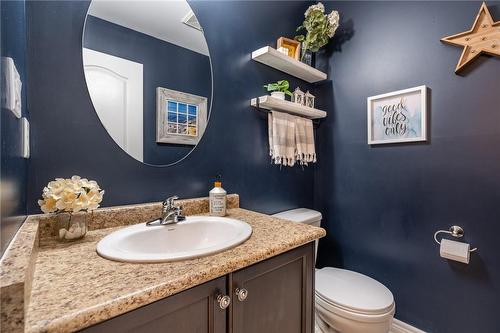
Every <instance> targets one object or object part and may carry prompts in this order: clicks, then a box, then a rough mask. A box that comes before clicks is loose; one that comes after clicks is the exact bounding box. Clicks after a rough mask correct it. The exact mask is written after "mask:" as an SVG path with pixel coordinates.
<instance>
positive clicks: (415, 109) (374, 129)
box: [367, 85, 427, 145]
mask: <svg viewBox="0 0 500 333" xmlns="http://www.w3.org/2000/svg"><path fill="white" fill-rule="evenodd" d="M367 119H368V122H367V125H368V144H370V145H378V144H389V143H404V142H419V141H427V87H426V86H425V85H423V86H418V87H413V88H408V89H403V90H398V91H393V92H390V93H387V94H381V95H376V96H371V97H368V98H367Z"/></svg>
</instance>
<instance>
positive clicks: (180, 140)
mask: <svg viewBox="0 0 500 333" xmlns="http://www.w3.org/2000/svg"><path fill="white" fill-rule="evenodd" d="M156 117H157V118H156V142H159V143H173V144H183V145H196V144H198V141H200V138H201V137H202V135H203V133H204V132H205V128H206V127H207V98H206V97H202V96H196V95H193V94H188V93H184V92H180V91H175V90H171V89H167V88H161V87H158V88H156Z"/></svg>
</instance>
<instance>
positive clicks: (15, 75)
mask: <svg viewBox="0 0 500 333" xmlns="http://www.w3.org/2000/svg"><path fill="white" fill-rule="evenodd" d="M0 67H1V68H2V74H1V75H2V78H1V79H2V108H5V109H8V110H10V111H12V113H14V115H15V116H16V117H17V118H21V91H22V87H23V84H22V82H21V77H20V75H19V72H18V71H17V68H16V65H15V64H14V60H13V59H12V58H10V57H2V63H1V66H0Z"/></svg>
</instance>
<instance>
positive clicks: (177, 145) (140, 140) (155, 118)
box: [82, 0, 213, 166]
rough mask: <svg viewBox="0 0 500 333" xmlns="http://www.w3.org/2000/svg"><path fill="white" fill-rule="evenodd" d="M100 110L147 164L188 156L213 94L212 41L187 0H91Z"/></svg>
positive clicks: (87, 34)
mask: <svg viewBox="0 0 500 333" xmlns="http://www.w3.org/2000/svg"><path fill="white" fill-rule="evenodd" d="M82 52H83V68H84V72H85V80H86V82H87V88H88V90H89V94H90V98H91V99H92V103H93V105H94V109H95V111H96V112H97V115H98V116H99V119H100V120H101V123H102V125H103V126H104V127H105V128H106V130H107V132H108V133H109V135H110V136H111V137H112V138H113V140H114V141H115V142H116V143H117V144H118V146H120V147H121V148H122V149H123V150H124V151H125V152H127V154H129V155H130V156H132V157H133V158H135V159H136V160H138V161H140V162H143V163H145V164H149V165H157V166H167V165H172V164H174V163H177V162H178V161H180V160H182V159H183V158H185V157H186V156H187V155H188V154H189V153H190V152H191V151H193V149H194V148H195V147H196V145H197V144H198V142H199V141H200V139H201V137H202V136H203V134H204V132H205V128H206V126H207V123H208V119H209V116H210V105H211V98H212V89H213V87H212V68H211V61H210V54H209V52H208V46H207V42H206V40H205V37H204V35H203V29H202V27H201V26H200V23H199V22H198V20H197V18H196V16H195V15H194V13H193V11H192V9H191V7H190V6H189V4H188V3H187V1H185V0H181V1H170V0H156V1H130V0H123V1H122V0H117V1H109V0H93V1H92V2H91V4H90V7H89V10H88V13H87V17H86V20H85V27H84V32H83V41H82Z"/></svg>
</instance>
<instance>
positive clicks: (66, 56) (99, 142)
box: [27, 1, 314, 213]
mask: <svg viewBox="0 0 500 333" xmlns="http://www.w3.org/2000/svg"><path fill="white" fill-rule="evenodd" d="M88 5H89V2H84V1H54V2H49V1H34V2H29V4H28V8H27V9H28V18H29V22H28V32H29V37H30V42H29V51H30V54H31V55H32V56H31V57H29V62H28V63H29V68H30V80H29V88H32V89H29V90H28V92H29V103H30V105H29V106H30V110H31V112H30V114H31V116H32V136H33V154H32V159H31V162H30V168H29V181H28V211H29V212H31V213H34V212H39V208H38V206H37V204H36V200H37V199H38V198H39V196H40V194H41V190H42V188H43V186H44V185H45V184H46V183H47V182H48V181H49V180H51V179H53V178H55V177H69V176H71V175H73V174H79V175H82V176H85V177H88V178H91V179H95V180H97V181H98V182H99V184H100V185H101V187H103V188H104V189H106V195H105V198H104V202H103V204H104V205H105V206H110V205H120V204H128V203H138V202H148V201H158V200H161V199H163V198H165V197H167V196H169V195H171V194H174V193H175V194H178V195H180V196H181V197H195V196H206V195H207V194H208V191H209V190H210V189H211V187H212V186H213V184H212V179H213V176H214V175H215V174H218V173H220V174H222V175H223V178H224V183H223V186H224V187H225V188H226V190H228V192H235V193H239V194H240V195H241V203H242V206H243V207H246V208H249V209H254V210H257V211H262V212H267V213H273V212H276V211H279V210H285V209H289V208H295V207H299V206H305V207H311V206H312V205H313V178H314V177H313V170H312V168H306V169H305V170H302V169H301V168H300V167H297V168H293V169H290V168H283V169H281V170H280V168H279V167H277V166H273V165H271V163H270V159H269V156H268V147H267V146H268V145H267V118H266V114H264V113H260V112H257V111H255V110H254V109H253V108H251V107H249V103H250V102H249V101H250V98H252V97H255V96H259V95H262V94H264V91H263V90H262V84H264V83H267V82H269V81H272V80H278V79H282V78H284V77H285V76H284V74H281V73H280V72H278V71H276V70H273V69H271V68H268V67H266V66H264V65H262V64H259V63H256V62H253V61H251V60H250V53H251V51H253V50H255V49H257V48H259V47H261V46H263V45H267V44H269V45H275V43H276V39H277V38H278V37H279V36H281V35H284V34H288V35H292V34H293V33H294V30H295V27H296V26H297V25H298V24H299V22H300V21H301V20H302V18H303V12H304V10H305V8H306V4H305V3H301V2H290V3H288V4H287V5H286V6H283V3H282V2H280V1H276V2H225V1H222V2H213V1H210V2H194V3H193V4H192V7H193V11H194V12H195V14H196V16H197V18H198V19H199V21H200V22H201V24H202V26H203V27H204V31H205V36H206V39H207V43H208V45H209V49H210V54H211V56H212V58H213V70H214V96H215V97H214V105H213V108H212V114H211V118H210V122H209V124H208V127H207V130H206V132H205V135H204V136H203V138H202V140H201V142H200V144H199V145H198V147H197V148H196V149H195V150H194V152H193V153H192V154H191V155H190V156H189V157H188V158H187V159H185V160H183V161H182V162H181V163H179V164H177V165H175V166H173V167H168V168H158V167H151V166H146V165H143V164H141V163H140V162H137V161H135V160H134V159H133V158H131V157H130V156H128V155H127V154H126V153H125V152H123V151H122V150H121V149H120V148H119V147H118V146H117V145H116V144H115V143H114V142H113V140H112V139H111V138H110V137H109V136H108V134H107V133H106V131H105V129H104V128H103V127H102V126H101V125H100V122H99V119H98V117H97V114H96V113H95V111H94V109H93V107H92V103H91V100H90V98H89V95H88V92H87V88H86V85H85V78H84V74H83V69H82V55H81V37H82V31H83V23H84V20H85V14H86V10H87V8H88ZM275 13H280V16H282V17H286V18H287V19H283V20H277V19H276V15H275ZM249 18H251V19H249ZM290 81H291V84H292V86H293V87H295V86H296V85H297V84H298V83H299V82H297V81H294V80H292V79H290ZM300 83H301V84H302V86H303V89H306V88H308V87H307V86H306V85H305V84H303V83H302V82H300Z"/></svg>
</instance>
